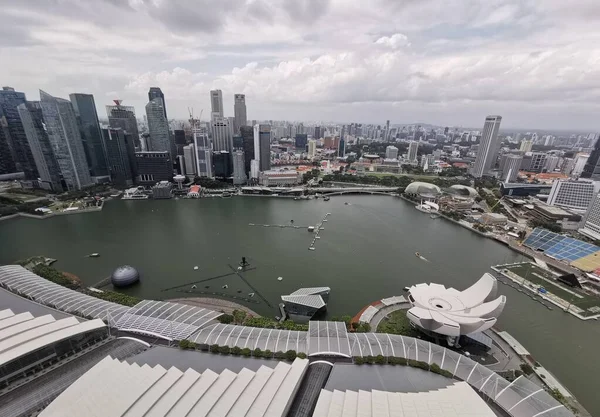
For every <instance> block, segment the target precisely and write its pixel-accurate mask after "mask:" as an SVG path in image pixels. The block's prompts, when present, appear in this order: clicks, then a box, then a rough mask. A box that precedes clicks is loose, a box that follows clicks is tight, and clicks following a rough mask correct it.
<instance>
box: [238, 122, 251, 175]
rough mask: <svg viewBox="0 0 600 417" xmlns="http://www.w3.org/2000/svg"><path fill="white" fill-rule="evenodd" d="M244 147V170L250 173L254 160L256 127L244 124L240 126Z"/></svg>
mask: <svg viewBox="0 0 600 417" xmlns="http://www.w3.org/2000/svg"><path fill="white" fill-rule="evenodd" d="M240 134H241V135H242V142H243V149H244V172H245V173H246V174H247V175H249V172H250V169H251V164H252V160H253V159H254V128H253V127H252V126H242V127H241V128H240Z"/></svg>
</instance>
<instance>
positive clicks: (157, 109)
mask: <svg viewBox="0 0 600 417" xmlns="http://www.w3.org/2000/svg"><path fill="white" fill-rule="evenodd" d="M146 118H147V120H148V131H149V132H150V146H149V150H151V151H154V152H164V151H166V152H169V153H172V149H171V148H172V146H171V137H170V136H171V135H170V131H169V122H168V120H167V118H166V117H165V113H164V103H163V101H162V99H161V98H160V97H156V98H154V99H152V100H151V101H149V102H148V104H146ZM171 156H172V155H171Z"/></svg>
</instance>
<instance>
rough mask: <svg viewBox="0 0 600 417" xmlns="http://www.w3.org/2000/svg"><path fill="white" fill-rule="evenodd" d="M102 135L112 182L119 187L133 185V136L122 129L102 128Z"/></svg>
mask: <svg viewBox="0 0 600 417" xmlns="http://www.w3.org/2000/svg"><path fill="white" fill-rule="evenodd" d="M102 137H103V139H104V146H105V148H106V157H107V162H108V173H109V174H110V180H111V182H112V183H113V184H115V185H118V186H121V187H129V186H131V185H133V181H134V180H135V177H134V169H133V166H132V164H133V163H135V161H134V160H133V159H132V158H131V152H132V150H133V146H132V145H133V143H131V142H132V140H133V138H132V137H131V135H128V134H127V135H126V134H125V132H124V131H123V129H113V128H108V129H102Z"/></svg>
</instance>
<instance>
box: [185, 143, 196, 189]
mask: <svg viewBox="0 0 600 417" xmlns="http://www.w3.org/2000/svg"><path fill="white" fill-rule="evenodd" d="M183 160H184V171H183V172H184V175H185V176H186V177H187V178H188V180H193V179H194V178H195V177H196V174H197V171H196V147H195V146H194V144H193V143H190V144H189V145H186V146H184V147H183Z"/></svg>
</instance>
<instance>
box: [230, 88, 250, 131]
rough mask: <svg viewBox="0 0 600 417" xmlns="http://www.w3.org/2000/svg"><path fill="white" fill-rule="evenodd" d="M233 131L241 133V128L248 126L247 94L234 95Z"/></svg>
mask: <svg viewBox="0 0 600 417" xmlns="http://www.w3.org/2000/svg"><path fill="white" fill-rule="evenodd" d="M233 114H234V122H233V133H234V134H236V135H237V134H239V133H240V128H241V127H242V126H246V123H247V122H248V120H247V118H246V96H245V95H244V94H235V95H234V96H233Z"/></svg>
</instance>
